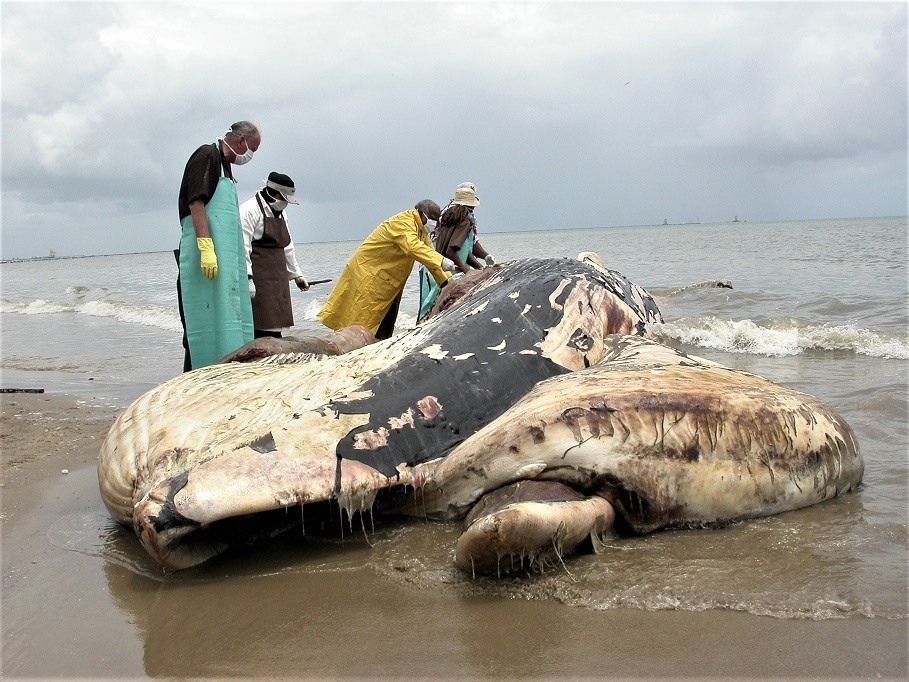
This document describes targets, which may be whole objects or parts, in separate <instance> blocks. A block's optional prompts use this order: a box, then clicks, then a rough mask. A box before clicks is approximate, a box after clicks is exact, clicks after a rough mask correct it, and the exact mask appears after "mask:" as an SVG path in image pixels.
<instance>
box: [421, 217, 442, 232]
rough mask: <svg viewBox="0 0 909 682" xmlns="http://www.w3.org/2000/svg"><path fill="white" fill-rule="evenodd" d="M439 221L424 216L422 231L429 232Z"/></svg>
mask: <svg viewBox="0 0 909 682" xmlns="http://www.w3.org/2000/svg"><path fill="white" fill-rule="evenodd" d="M438 224H439V223H438V222H436V221H435V220H433V219H432V218H426V224H425V225H424V226H423V232H426V233H429V232H432V231H433V230H434V229H436V225H438Z"/></svg>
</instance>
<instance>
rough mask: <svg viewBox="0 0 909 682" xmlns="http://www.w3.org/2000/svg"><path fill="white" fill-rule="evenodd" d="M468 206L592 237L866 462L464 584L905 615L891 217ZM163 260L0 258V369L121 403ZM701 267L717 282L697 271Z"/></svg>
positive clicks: (167, 343) (171, 306)
mask: <svg viewBox="0 0 909 682" xmlns="http://www.w3.org/2000/svg"><path fill="white" fill-rule="evenodd" d="M479 218H480V235H479V238H480V241H481V242H482V244H483V245H484V246H485V247H486V249H487V250H488V251H489V252H490V253H492V254H493V255H494V256H495V258H496V260H497V262H499V263H504V262H507V261H510V260H515V259H520V258H528V257H574V256H576V255H577V254H578V253H580V252H582V251H593V252H596V253H597V254H599V256H600V258H601V259H602V261H603V263H604V264H605V265H606V266H607V267H609V268H611V269H614V270H618V271H619V272H621V273H623V274H624V275H626V276H627V277H628V278H629V279H631V280H632V281H633V282H635V283H636V284H639V285H641V286H643V287H645V288H646V289H648V290H649V291H650V292H651V293H652V294H653V295H654V296H655V297H656V299H657V302H658V303H659V305H660V308H661V310H662V312H663V316H664V319H665V322H664V324H662V325H655V326H652V327H651V328H650V331H651V332H653V333H655V334H656V335H657V336H658V337H659V338H660V339H661V340H662V341H663V342H664V343H666V344H668V345H671V346H674V347H676V348H679V349H681V350H683V351H685V352H687V353H689V354H694V355H699V356H701V357H705V358H707V359H710V360H714V361H717V362H720V363H722V364H724V365H726V366H729V367H734V368H736V369H741V370H745V371H748V372H753V373H755V374H759V375H761V376H764V377H766V378H768V379H770V380H772V381H774V382H776V383H778V384H781V385H783V386H788V387H791V388H794V389H796V390H799V391H803V392H806V393H809V394H811V395H814V396H816V397H818V398H820V399H821V400H823V401H824V402H826V403H827V404H829V405H830V406H831V407H833V408H834V409H835V410H836V411H837V412H839V413H840V414H841V415H842V416H843V417H844V418H845V419H846V421H847V422H848V423H849V424H850V425H851V426H852V428H853V429H854V430H855V432H856V435H857V437H858V441H859V445H860V447H861V451H862V454H863V456H864V458H865V463H866V470H865V479H864V486H863V488H862V490H861V491H860V492H858V493H856V494H850V495H845V496H843V497H841V498H837V499H835V500H833V501H830V502H827V503H824V504H821V505H817V506H815V507H812V508H809V509H805V510H800V511H797V512H791V513H787V514H781V515H778V516H774V517H770V518H767V519H759V520H756V521H749V522H747V523H742V524H737V525H735V526H732V527H730V528H727V529H723V530H711V531H679V532H666V533H654V534H651V535H648V536H644V537H642V538H635V539H632V540H625V539H623V540H620V541H619V540H617V541H616V542H615V543H613V545H612V546H611V547H610V548H609V551H607V552H604V553H602V554H600V555H598V556H590V557H581V558H579V559H576V560H574V561H573V562H572V563H570V565H569V570H570V571H571V573H570V574H569V573H567V572H558V571H556V572H553V573H551V574H549V575H546V576H544V577H542V578H541V579H538V580H534V581H532V582H528V581H516V582H515V581H489V582H488V583H485V582H481V583H479V584H480V585H482V586H483V589H485V590H487V591H488V593H490V594H502V595H503V596H516V595H520V596H524V597H531V598H543V599H550V598H552V599H558V600H561V601H564V602H567V603H571V604H576V605H579V606H586V607H590V608H614V607H617V606H623V607H635V608H643V609H688V610H704V609H710V608H727V609H736V610H743V611H747V612H751V613H755V614H765V615H773V616H777V617H783V618H812V619H827V618H841V617H847V616H859V617H861V616H868V617H882V618H896V619H905V618H906V617H907V592H906V587H907V574H906V571H907V569H906V565H907V564H906V560H907V528H909V525H907V480H909V477H907V443H909V429H907V425H909V400H907V380H909V372H907V370H909V363H907V360H909V281H907V219H906V218H905V217H891V218H862V219H848V220H847V219H843V220H805V221H790V222H776V223H751V222H738V223H724V224H685V225H660V226H640V227H614V228H592V229H554V230H550V231H536V232H513V233H496V232H492V231H487V230H486V229H485V226H484V225H483V222H482V216H479ZM304 219H305V218H304ZM488 229H489V230H494V229H495V226H489V228H488ZM175 230H176V228H175ZM367 231H368V230H366V231H364V235H363V236H364V237H365V236H366V232H367ZM175 234H176V232H175ZM175 240H176V236H175ZM357 245H358V242H356V241H353V242H324V243H313V244H296V245H295V246H296V250H297V257H298V260H299V261H300V263H301V266H302V268H303V272H304V273H305V275H306V277H307V278H309V279H323V278H332V279H333V280H335V281H337V278H338V276H339V274H340V272H341V270H342V268H343V266H344V263H345V262H346V261H347V259H348V258H349V257H350V255H351V254H352V253H353V251H354V250H355V248H356V247H357ZM415 270H416V268H415ZM176 274H177V269H176V264H175V261H174V258H173V254H172V253H171V252H159V253H137V254H125V255H115V256H90V257H83V258H67V259H52V260H30V261H24V262H11V263H3V264H0V284H2V292H0V325H2V334H0V343H2V347H0V352H2V365H0V370H2V374H0V383H2V387H4V388H44V389H45V390H47V391H53V392H65V393H71V394H74V395H77V396H84V397H86V398H91V399H93V400H95V401H101V402H106V403H109V404H113V405H115V406H120V407H125V406H127V405H128V404H129V403H130V402H131V401H132V400H133V399H135V398H136V397H138V396H139V395H141V394H142V393H144V392H145V391H147V390H149V389H150V388H152V387H154V386H155V385H157V384H158V383H160V382H162V381H165V380H167V379H169V378H170V377H172V376H175V375H176V374H177V373H179V372H180V371H181V369H182V363H183V348H182V345H181V337H182V328H181V325H180V318H179V314H178V312H177V303H176V291H175V286H174V284H175V279H176ZM720 281H726V282H728V283H729V284H731V287H732V288H726V287H715V286H703V285H704V283H711V282H720ZM331 286H332V283H329V284H320V285H314V286H313V287H312V288H311V289H310V291H309V292H306V293H301V292H298V291H297V290H296V288H295V287H292V298H293V307H294V319H295V322H296V325H295V327H294V328H293V329H292V330H290V332H289V333H291V334H295V335H304V334H320V333H325V332H326V331H327V330H325V329H324V328H323V327H322V326H321V325H320V324H319V322H318V321H317V320H316V317H315V316H316V313H317V312H318V310H319V308H320V307H321V305H322V303H323V302H324V301H325V299H326V297H327V296H328V294H329V293H330V291H331ZM418 296H419V294H418V289H417V282H416V273H414V274H413V275H412V276H411V278H410V280H409V281H408V283H407V287H406V289H405V293H404V296H403V299H402V304H401V314H400V316H399V318H398V326H397V329H396V331H398V332H400V331H403V330H406V329H408V328H411V327H413V325H414V323H415V315H416V311H417V306H418ZM410 530H413V532H409V531H410ZM383 532H386V531H383V530H382V529H381V528H379V529H378V530H377V531H376V533H377V536H376V537H374V538H372V541H373V543H374V545H375V547H374V548H372V549H371V550H370V552H369V553H368V556H369V559H368V561H370V562H373V563H374V564H375V568H376V569H377V570H379V571H384V570H386V569H387V574H388V576H389V578H390V579H394V577H395V575H396V573H397V572H396V570H395V569H394V568H393V566H394V565H397V564H398V563H399V562H400V561H401V556H403V554H407V553H411V554H414V553H423V554H425V555H426V558H425V563H424V564H423V565H424V567H425V570H424V571H423V573H422V575H423V578H422V580H423V581H424V582H426V583H427V584H430V585H436V586H438V584H440V583H444V584H450V582H451V577H450V574H449V573H448V571H449V569H450V557H449V555H448V549H449V547H448V546H447V545H446V546H445V547H444V549H439V550H438V551H436V552H435V553H434V554H433V547H435V546H436V544H437V541H439V538H438V537H436V535H437V534H439V533H441V534H442V535H443V536H444V538H442V544H443V545H444V544H446V543H450V542H451V541H452V539H453V538H454V537H456V535H457V531H456V530H452V529H448V528H445V527H443V528H441V529H440V528H435V527H432V526H430V527H426V526H425V524H424V525H423V526H415V527H414V528H413V529H408V532H404V533H397V532H396V533H395V534H394V536H393V537H391V536H389V537H387V538H386V540H387V542H386V541H383V537H384V536H383ZM449 536H451V537H449ZM301 570H304V569H301ZM443 574H444V575H446V576H448V577H446V578H445V579H444V580H441V579H439V577H438V576H440V575H443ZM409 580H411V581H413V580H414V577H413V575H410V576H409ZM476 586H477V583H473V586H472V588H471V589H476Z"/></svg>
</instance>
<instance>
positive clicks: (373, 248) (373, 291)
mask: <svg viewBox="0 0 909 682" xmlns="http://www.w3.org/2000/svg"><path fill="white" fill-rule="evenodd" d="M440 214H441V209H440V208H439V205H438V204H437V203H436V202H434V201H432V200H431V199H424V200H423V201H421V202H419V203H418V204H417V205H416V206H414V207H413V208H412V209H411V210H409V211H404V212H403V213H398V214H397V215H394V216H392V217H391V218H389V219H388V220H386V221H384V222H383V223H382V224H381V225H379V226H378V227H377V228H376V229H375V230H373V231H372V234H370V235H369V236H368V237H367V238H366V239H365V240H364V241H363V243H362V244H360V246H359V247H357V250H356V251H355V252H354V254H353V255H352V256H351V257H350V260H349V261H347V265H345V266H344V271H343V272H342V273H341V277H340V278H339V279H338V282H337V284H335V288H334V289H332V292H331V294H330V295H329V297H328V300H326V301H325V305H323V306H322V309H321V310H320V311H319V314H318V316H317V317H318V318H319V321H320V322H321V323H322V324H324V325H325V326H326V327H328V328H329V329H333V330H335V331H337V330H338V329H342V328H344V327H349V326H350V325H354V324H357V325H360V326H363V327H366V328H367V329H369V330H370V331H372V333H373V334H375V335H376V338H377V339H380V340H381V339H387V338H390V337H391V335H392V333H393V332H394V328H395V320H397V318H398V307H399V305H400V303H401V294H402V293H403V292H404V284H405V283H406V282H407V278H408V277H409V276H410V271H411V270H412V269H413V264H414V261H419V262H420V263H422V264H423V265H424V266H425V267H426V269H427V270H429V272H430V273H432V276H433V278H434V279H435V280H436V282H437V283H438V284H439V286H442V285H443V284H446V283H447V282H448V279H449V278H450V277H451V275H450V274H449V273H451V272H453V271H454V269H455V265H454V262H453V261H452V260H451V259H449V258H445V257H444V256H443V255H442V254H440V253H438V252H437V251H436V250H435V249H434V248H433V246H432V242H431V241H430V240H429V231H430V230H431V229H432V228H433V227H434V226H435V224H436V223H437V222H438V220H439V215H440Z"/></svg>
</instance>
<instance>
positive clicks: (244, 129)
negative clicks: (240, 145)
mask: <svg viewBox="0 0 909 682" xmlns="http://www.w3.org/2000/svg"><path fill="white" fill-rule="evenodd" d="M258 134H259V129H258V128H257V127H256V124H255V123H253V122H252V121H237V122H236V123H232V124H231V126H230V130H229V131H227V132H226V133H225V135H235V136H237V137H242V138H243V139H244V140H248V139H250V138H253V137H255V136H256V135H258Z"/></svg>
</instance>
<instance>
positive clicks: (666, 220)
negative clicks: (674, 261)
mask: <svg viewBox="0 0 909 682" xmlns="http://www.w3.org/2000/svg"><path fill="white" fill-rule="evenodd" d="M729 222H732V223H747V222H748V221H747V220H739V217H738V215H736V216H735V218H733V219H732V220H731V221H729ZM677 224H678V225H700V224H701V217H700V216H698V217H697V218H695V219H694V220H686V221H685V222H684V223H670V222H669V218H663V225H677ZM708 224H710V223H708ZM712 224H723V221H712Z"/></svg>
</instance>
